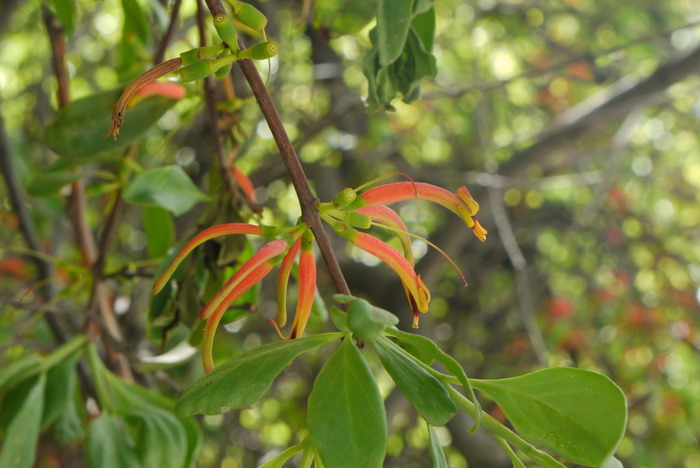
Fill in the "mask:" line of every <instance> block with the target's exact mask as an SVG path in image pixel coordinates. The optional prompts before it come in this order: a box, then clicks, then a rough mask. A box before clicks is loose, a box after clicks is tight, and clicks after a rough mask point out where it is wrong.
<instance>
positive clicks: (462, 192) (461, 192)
mask: <svg viewBox="0 0 700 468" xmlns="http://www.w3.org/2000/svg"><path fill="white" fill-rule="evenodd" d="M457 196H458V197H459V198H460V200H462V201H463V202H464V204H465V205H466V206H467V208H468V210H469V215H470V216H474V215H475V214H477V213H478V212H479V203H477V201H476V200H474V197H472V194H471V193H469V190H468V189H467V187H465V186H464V185H463V186H461V187H460V188H459V189H458V190H457Z"/></svg>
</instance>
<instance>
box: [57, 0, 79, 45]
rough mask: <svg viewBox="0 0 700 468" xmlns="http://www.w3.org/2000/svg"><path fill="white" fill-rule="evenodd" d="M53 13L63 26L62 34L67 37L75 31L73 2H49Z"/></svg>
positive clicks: (61, 0)
mask: <svg viewBox="0 0 700 468" xmlns="http://www.w3.org/2000/svg"><path fill="white" fill-rule="evenodd" d="M51 6H52V7H53V12H54V14H55V15H56V18H58V21H60V22H61V26H63V32H64V33H65V34H66V36H67V37H70V36H72V35H73V31H75V17H76V8H75V0H51Z"/></svg>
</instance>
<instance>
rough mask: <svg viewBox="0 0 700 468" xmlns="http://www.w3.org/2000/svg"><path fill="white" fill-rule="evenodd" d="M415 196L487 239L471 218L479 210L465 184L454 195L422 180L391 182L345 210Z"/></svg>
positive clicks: (385, 203) (366, 194)
mask: <svg viewBox="0 0 700 468" xmlns="http://www.w3.org/2000/svg"><path fill="white" fill-rule="evenodd" d="M414 199H421V200H428V201H431V202H433V203H437V204H439V205H442V206H444V207H445V208H447V209H448V210H450V211H452V212H453V213H455V214H456V215H457V216H459V217H460V218H462V220H463V221H464V222H465V223H466V224H467V226H468V227H469V228H471V229H472V230H473V231H474V234H476V236H477V237H478V238H479V240H481V241H482V242H483V241H485V240H486V233H487V231H486V229H484V228H483V227H482V226H481V225H480V224H479V222H478V221H477V220H476V218H474V215H476V213H477V212H478V211H479V204H478V203H477V202H476V200H474V198H472V196H471V194H470V193H469V190H467V188H466V187H460V189H459V190H458V191H457V194H454V193H452V192H450V191H448V190H445V189H444V188H442V187H438V186H436V185H432V184H426V183H424V182H394V183H391V184H385V185H380V186H377V187H372V188H370V189H368V190H366V191H365V192H363V193H362V194H360V195H359V196H358V197H357V198H356V199H355V200H354V201H352V202H351V203H349V204H348V205H347V207H346V208H345V209H347V210H357V209H358V208H362V207H365V206H377V205H390V204H392V203H397V202H400V201H404V200H414Z"/></svg>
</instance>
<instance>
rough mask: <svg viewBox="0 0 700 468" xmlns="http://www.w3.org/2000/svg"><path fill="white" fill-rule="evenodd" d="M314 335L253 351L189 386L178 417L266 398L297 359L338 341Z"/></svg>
mask: <svg viewBox="0 0 700 468" xmlns="http://www.w3.org/2000/svg"><path fill="white" fill-rule="evenodd" d="M341 336H342V335H341V334H340V333H325V334H321V335H313V336H309V337H306V338H301V339H298V340H290V341H281V342H277V343H272V344H268V345H265V346H261V347H259V348H255V349H253V350H251V351H248V352H247V353H243V354H241V355H240V356H236V357H235V358H233V359H231V360H230V361H228V362H226V363H224V364H222V365H220V366H218V367H217V368H215V369H214V370H213V371H212V372H210V373H209V374H207V375H205V376H204V377H202V378H201V379H199V380H198V381H196V382H195V383H194V384H192V385H191V386H190V387H189V388H188V389H187V390H186V391H185V393H184V395H182V398H180V400H179V401H178V402H177V405H176V410H177V412H178V413H180V414H186V415H189V414H197V413H202V414H219V413H224V412H226V411H229V410H232V409H237V408H242V407H243V406H247V405H249V404H251V403H253V402H255V401H257V400H259V399H260V398H262V397H263V395H265V393H267V391H268V389H269V388H270V386H271V385H272V382H274V380H275V378H277V375H278V374H279V373H280V372H282V370H283V369H284V368H285V367H286V366H287V365H288V364H289V363H290V362H292V361H293V360H294V359H295V358H296V357H297V356H299V355H300V354H303V353H305V352H308V351H311V350H312V349H315V348H318V347H319V346H322V345H324V344H326V343H330V342H331V341H335V340H337V339H339V338H340V337H341Z"/></svg>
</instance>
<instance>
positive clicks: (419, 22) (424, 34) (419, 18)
mask: <svg viewBox="0 0 700 468" xmlns="http://www.w3.org/2000/svg"><path fill="white" fill-rule="evenodd" d="M430 3H432V2H430ZM411 28H412V29H413V30H414V31H415V33H416V34H417V35H418V38H419V39H420V44H421V46H422V47H423V51H424V52H426V53H430V52H431V51H432V50H433V43H434V42H435V9H434V8H430V9H428V10H427V11H426V12H424V13H421V14H420V15H416V16H414V17H413V20H412V21H411Z"/></svg>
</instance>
